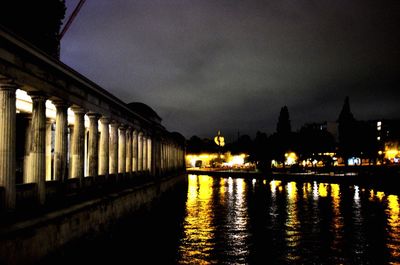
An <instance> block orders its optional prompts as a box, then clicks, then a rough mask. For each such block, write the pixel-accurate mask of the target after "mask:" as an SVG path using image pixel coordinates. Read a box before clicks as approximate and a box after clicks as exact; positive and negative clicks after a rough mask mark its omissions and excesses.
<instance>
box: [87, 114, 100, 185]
mask: <svg viewBox="0 0 400 265" xmlns="http://www.w3.org/2000/svg"><path fill="white" fill-rule="evenodd" d="M87 116H88V117H89V144H88V175H89V176H91V177H97V176H98V169H99V149H98V144H99V139H98V136H99V128H98V124H99V118H100V115H99V114H97V113H93V112H89V113H88V114H87Z"/></svg>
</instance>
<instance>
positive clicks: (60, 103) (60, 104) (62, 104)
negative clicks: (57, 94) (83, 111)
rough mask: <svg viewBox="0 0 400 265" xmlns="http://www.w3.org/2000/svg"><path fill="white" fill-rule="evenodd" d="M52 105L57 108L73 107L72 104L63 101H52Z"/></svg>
mask: <svg viewBox="0 0 400 265" xmlns="http://www.w3.org/2000/svg"><path fill="white" fill-rule="evenodd" d="M51 103H53V105H54V106H56V108H69V107H70V106H71V104H70V103H68V102H67V101H65V100H62V99H53V100H51Z"/></svg>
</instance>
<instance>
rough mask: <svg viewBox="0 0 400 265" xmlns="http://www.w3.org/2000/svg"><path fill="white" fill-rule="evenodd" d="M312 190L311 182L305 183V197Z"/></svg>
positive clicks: (304, 197)
mask: <svg viewBox="0 0 400 265" xmlns="http://www.w3.org/2000/svg"><path fill="white" fill-rule="evenodd" d="M311 192H312V187H311V183H303V199H307V197H308V194H310V193H311Z"/></svg>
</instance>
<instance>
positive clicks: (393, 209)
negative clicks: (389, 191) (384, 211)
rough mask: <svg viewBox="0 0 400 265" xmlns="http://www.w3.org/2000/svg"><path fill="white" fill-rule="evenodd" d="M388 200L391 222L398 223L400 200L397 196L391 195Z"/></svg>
mask: <svg viewBox="0 0 400 265" xmlns="http://www.w3.org/2000/svg"><path fill="white" fill-rule="evenodd" d="M387 200H388V209H389V214H390V220H391V222H396V221H397V220H398V219H399V212H400V209H399V198H398V196H397V195H389V196H388V197H387Z"/></svg>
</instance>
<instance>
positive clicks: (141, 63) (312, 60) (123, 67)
mask: <svg viewBox="0 0 400 265" xmlns="http://www.w3.org/2000/svg"><path fill="white" fill-rule="evenodd" d="M77 2H78V1H77V0H66V3H67V7H68V8H69V9H68V10H67V16H68V15H69V14H70V12H72V9H73V8H74V7H75V5H76V4H77ZM399 22H400V1H398V0H393V1H386V0H355V1H350V0H330V1H328V0H315V1H312V0H308V1H307V0H305V1H293V0H269V1H265V0H263V1H251V0H249V1H244V0H181V1H178V0H158V1H155V0H141V1H136V0H135V1H133V0H112V1H110V0H87V1H86V3H85V4H84V6H83V7H82V9H81V11H80V13H79V14H78V16H77V17H76V19H75V21H74V22H73V24H72V25H71V27H70V29H69V31H68V32H67V33H66V34H65V36H64V38H63V40H62V43H61V60H62V61H63V62H64V63H66V64H67V65H69V66H71V67H72V68H74V69H76V70H78V71H79V72H81V73H82V74H83V75H85V76H87V77H88V78H89V79H91V80H93V81H94V82H96V83H97V84H99V85H100V86H102V87H103V88H105V89H106V90H108V91H109V92H111V93H113V94H114V95H115V96H117V97H119V98H120V99H122V100H123V101H125V102H126V103H129V102H133V101H139V102H143V103H146V104H148V105H149V106H151V107H152V108H153V109H154V110H155V111H156V112H157V113H158V114H159V115H160V116H161V117H162V118H163V124H164V126H166V128H167V129H168V130H171V131H178V132H181V133H182V134H183V135H184V136H186V137H190V136H192V135H194V134H196V135H199V136H201V137H210V136H214V135H215V134H216V133H217V131H218V130H221V132H222V134H224V135H225V136H227V137H228V140H229V139H231V140H232V139H233V137H236V135H237V133H238V132H240V134H249V135H250V136H254V135H255V132H256V131H257V130H260V131H263V132H266V133H268V134H270V133H273V132H274V131H275V130H276V123H277V120H278V115H279V111H280V108H281V107H282V106H284V105H287V106H288V108H289V113H290V119H291V121H292V128H293V129H294V130H296V129H299V128H300V126H301V125H303V124H304V123H307V122H320V121H335V120H336V119H337V118H338V115H339V112H340V110H341V107H342V105H343V102H344V99H345V97H346V96H349V97H350V104H351V108H352V112H353V114H354V116H355V117H356V118H357V119H376V118H379V119H380V118H400V114H399V110H400V107H399V106H400V85H399V84H400V73H399V72H400V37H399V35H400V33H399V32H400V27H399V26H400V23H399Z"/></svg>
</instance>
